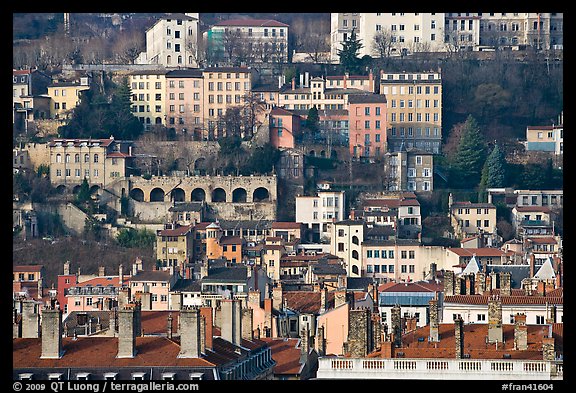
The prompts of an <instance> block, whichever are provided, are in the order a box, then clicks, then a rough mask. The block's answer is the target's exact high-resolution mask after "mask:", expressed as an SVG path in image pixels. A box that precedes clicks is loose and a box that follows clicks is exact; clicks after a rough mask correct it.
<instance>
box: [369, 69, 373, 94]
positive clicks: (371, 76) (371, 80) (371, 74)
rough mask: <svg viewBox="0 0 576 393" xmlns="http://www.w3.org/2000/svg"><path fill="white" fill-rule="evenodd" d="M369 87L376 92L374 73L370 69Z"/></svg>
mask: <svg viewBox="0 0 576 393" xmlns="http://www.w3.org/2000/svg"><path fill="white" fill-rule="evenodd" d="M368 88H369V89H370V92H371V93H374V74H373V73H372V70H370V73H369V74H368Z"/></svg>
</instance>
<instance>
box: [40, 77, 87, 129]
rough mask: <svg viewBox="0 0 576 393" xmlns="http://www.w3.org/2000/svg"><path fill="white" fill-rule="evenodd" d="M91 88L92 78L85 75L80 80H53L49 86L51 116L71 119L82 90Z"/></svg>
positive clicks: (52, 117)
mask: <svg viewBox="0 0 576 393" xmlns="http://www.w3.org/2000/svg"><path fill="white" fill-rule="evenodd" d="M88 89H90V78H89V77H87V76H84V77H82V78H80V80H79V81H73V82H62V81H53V82H52V83H50V84H49V85H48V86H47V90H48V92H47V95H48V97H50V118H51V119H69V118H70V116H71V113H72V110H73V109H74V108H75V107H76V106H77V105H78V104H79V103H80V97H81V92H83V91H85V90H88Z"/></svg>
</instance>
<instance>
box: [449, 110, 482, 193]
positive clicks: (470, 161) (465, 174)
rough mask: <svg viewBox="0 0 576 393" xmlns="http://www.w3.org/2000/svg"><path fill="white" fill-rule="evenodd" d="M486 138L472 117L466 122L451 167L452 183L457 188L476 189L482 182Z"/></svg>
mask: <svg viewBox="0 0 576 393" xmlns="http://www.w3.org/2000/svg"><path fill="white" fill-rule="evenodd" d="M485 149H486V147H485V142H484V137H483V135H482V133H481V131H480V128H479V127H478V123H477V122H476V119H474V118H473V117H472V116H471V115H469V116H468V118H467V119H466V121H465V122H464V126H463V130H462V138H461V139H460V143H459V144H458V149H457V151H456V153H455V155H454V158H453V160H452V165H451V176H450V177H451V183H452V185H453V186H455V187H460V188H474V187H476V186H477V185H478V183H479V182H480V177H481V172H482V166H483V165H484V162H485V160H486V152H485Z"/></svg>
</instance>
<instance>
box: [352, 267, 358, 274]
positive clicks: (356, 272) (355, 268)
mask: <svg viewBox="0 0 576 393" xmlns="http://www.w3.org/2000/svg"><path fill="white" fill-rule="evenodd" d="M352 273H353V274H359V272H358V266H356V265H354V266H352Z"/></svg>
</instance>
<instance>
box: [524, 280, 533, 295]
mask: <svg viewBox="0 0 576 393" xmlns="http://www.w3.org/2000/svg"><path fill="white" fill-rule="evenodd" d="M522 289H524V296H532V280H531V279H530V278H524V279H522Z"/></svg>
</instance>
